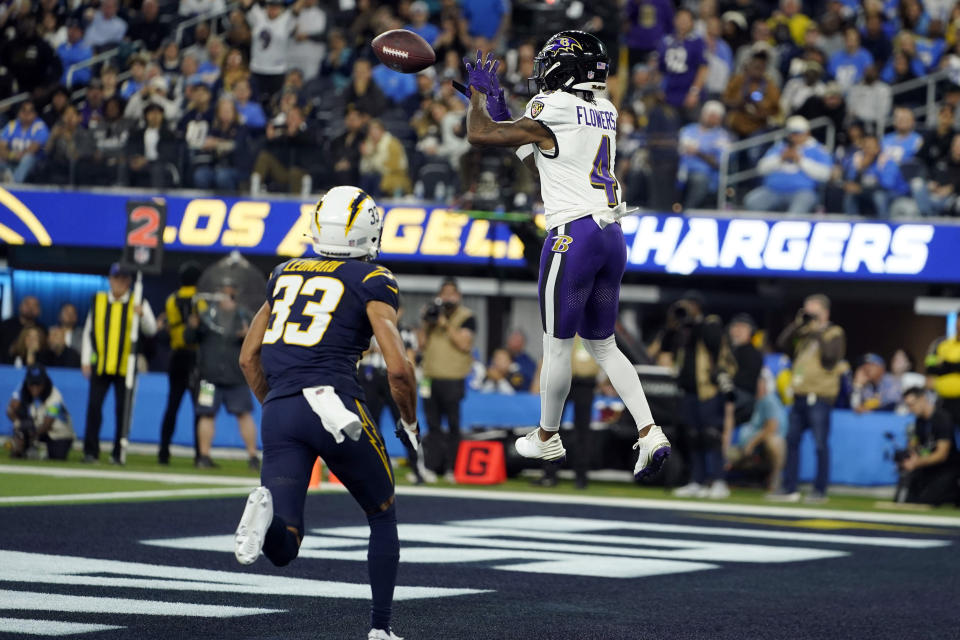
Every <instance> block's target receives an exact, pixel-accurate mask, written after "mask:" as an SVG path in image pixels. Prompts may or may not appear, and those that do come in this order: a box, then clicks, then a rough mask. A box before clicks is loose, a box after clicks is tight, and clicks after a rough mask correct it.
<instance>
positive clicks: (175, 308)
mask: <svg viewBox="0 0 960 640" xmlns="http://www.w3.org/2000/svg"><path fill="white" fill-rule="evenodd" d="M196 294H197V288H196V287H180V288H179V289H177V291H176V292H175V293H171V294H170V296H169V297H167V304H166V308H167V326H168V327H169V328H170V348H171V349H175V350H176V349H190V350H196V348H197V346H196V345H193V344H187V343H186V341H185V340H184V339H183V330H184V329H185V328H186V321H187V318H188V317H189V316H190V314H191V313H193V306H194V305H193V296H195V295H196Z"/></svg>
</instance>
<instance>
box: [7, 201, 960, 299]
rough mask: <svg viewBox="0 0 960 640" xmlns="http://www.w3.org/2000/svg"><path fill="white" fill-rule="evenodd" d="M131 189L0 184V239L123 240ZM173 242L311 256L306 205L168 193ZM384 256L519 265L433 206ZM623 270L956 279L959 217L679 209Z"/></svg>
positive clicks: (643, 225)
mask: <svg viewBox="0 0 960 640" xmlns="http://www.w3.org/2000/svg"><path fill="white" fill-rule="evenodd" d="M144 199H145V196H144V194H143V193H142V192H140V193H123V192H117V191H106V192H105V191H99V192H93V191H70V192H60V191H55V190H29V189H18V190H11V191H7V190H4V189H2V188H0V242H4V243H12V244H23V243H26V244H39V245H49V246H75V247H91V248H99V247H106V248H117V249H120V248H122V247H123V240H124V230H125V227H126V213H127V206H128V202H130V201H140V200H144ZM164 201H165V203H166V209H167V220H166V227H165V229H164V231H163V240H164V245H165V247H166V249H167V250H172V251H206V252H209V251H213V252H218V251H223V252H228V251H231V250H233V249H239V250H240V251H242V252H246V253H252V254H261V255H277V256H301V255H304V254H306V255H310V253H311V252H310V245H309V237H308V236H309V224H310V216H311V215H312V213H313V210H314V205H315V203H313V202H299V201H296V200H292V199H276V200H263V199H249V198H237V197H229V198H216V197H210V196H204V197H188V196H184V195H177V196H169V195H168V196H165V198H164ZM383 204H384V207H383V208H384V212H385V217H384V220H385V221H384V231H383V245H382V246H383V253H382V260H383V261H384V262H387V263H390V262H402V261H410V262H430V263H445V264H476V265H487V264H495V265H498V266H520V265H522V264H523V244H522V243H521V241H520V240H519V239H518V238H517V237H516V236H514V235H513V234H512V233H511V232H510V230H509V228H508V227H507V225H505V224H502V223H496V222H490V221H487V220H471V219H470V218H469V217H468V216H466V215H464V214H460V213H456V212H455V211H451V210H449V209H447V208H445V207H442V206H433V205H425V204H410V203H389V202H387V203H383ZM622 225H623V231H624V236H625V238H626V241H627V246H628V249H629V262H628V265H627V268H628V270H631V271H637V272H646V273H664V274H667V273H669V274H680V275H689V274H698V275H717V276H731V275H735V276H760V277H765V276H792V277H806V278H818V279H837V278H841V279H883V280H903V281H924V282H951V281H953V282H955V281H957V279H958V275H957V274H958V270H960V225H953V224H942V223H938V224H931V223H928V222H926V221H924V220H917V221H905V222H884V221H850V220H847V219H843V218H830V217H824V216H820V217H816V218H813V217H811V218H806V219H799V218H785V217H779V216H774V215H769V216H766V217H746V216H743V217H730V216H726V215H723V216H721V215H719V214H718V215H717V216H707V215H693V216H681V215H675V214H666V213H647V214H644V215H637V216H631V217H627V218H624V219H623V221H622Z"/></svg>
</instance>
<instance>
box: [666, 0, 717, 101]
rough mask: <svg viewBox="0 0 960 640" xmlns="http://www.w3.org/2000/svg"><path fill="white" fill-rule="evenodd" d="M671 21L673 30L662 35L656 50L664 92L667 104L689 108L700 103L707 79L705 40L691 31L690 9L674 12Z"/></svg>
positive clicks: (691, 17) (691, 18) (691, 15)
mask: <svg viewBox="0 0 960 640" xmlns="http://www.w3.org/2000/svg"><path fill="white" fill-rule="evenodd" d="M673 24H674V33H672V34H670V35H667V36H665V37H664V38H663V40H662V41H661V42H660V47H659V48H658V49H657V55H658V57H659V58H658V59H659V65H660V72H661V73H662V74H663V92H664V94H665V96H666V100H667V104H670V105H671V106H673V107H674V108H677V109H679V108H684V109H687V110H688V111H689V110H691V109H695V108H696V107H697V106H699V104H700V94H701V91H702V90H703V85H704V84H705V83H706V81H707V72H708V70H709V69H708V67H707V58H706V55H705V53H706V43H705V42H704V41H703V38H701V37H700V36H698V35H697V34H696V33H694V31H693V14H692V13H691V12H690V11H689V10H687V9H680V10H679V11H677V14H676V16H675V17H674V19H673Z"/></svg>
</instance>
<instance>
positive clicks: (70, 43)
mask: <svg viewBox="0 0 960 640" xmlns="http://www.w3.org/2000/svg"><path fill="white" fill-rule="evenodd" d="M57 56H59V58H60V61H61V62H62V63H63V78H61V80H60V81H61V82H62V83H63V84H64V85H66V86H67V87H71V86H86V85H87V84H88V83H89V82H90V77H91V76H90V67H86V68H83V69H79V70H77V71H75V72H74V73H73V75H72V76H71V77H70V78H67V71H68V70H69V69H70V67H71V66H72V65H75V64H78V63H80V62H85V61H87V60H89V59H90V58H92V57H93V51H92V50H91V49H90V47H89V46H87V44H86V43H85V42H84V41H83V23H82V22H80V21H79V20H77V19H71V20H68V21H67V41H66V42H64V43H63V44H62V45H60V46H59V47H57Z"/></svg>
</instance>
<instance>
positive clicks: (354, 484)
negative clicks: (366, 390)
mask: <svg viewBox="0 0 960 640" xmlns="http://www.w3.org/2000/svg"><path fill="white" fill-rule="evenodd" d="M340 398H341V400H343V403H344V406H346V407H347V409H349V410H350V411H352V412H354V413H356V414H357V415H358V416H359V417H360V419H361V422H362V423H363V432H362V434H361V436H360V438H359V440H357V441H356V442H354V441H353V440H351V439H350V438H345V439H344V441H343V442H341V443H340V444H337V443H336V441H335V440H334V439H333V436H332V435H330V434H329V433H328V432H327V431H326V430H325V429H324V428H323V424H322V423H321V421H320V418H319V417H318V416H317V415H316V414H315V413H314V412H313V411H312V410H311V409H310V405H309V404H307V401H306V399H305V398H304V397H303V395H301V394H297V395H293V396H286V397H283V398H274V399H272V400H269V401H268V402H267V403H266V404H265V405H263V420H262V437H263V466H262V468H261V471H260V479H261V482H262V483H263V486H265V487H267V488H268V489H270V492H271V493H272V494H273V513H274V516H273V523H272V524H271V525H270V529H269V530H268V531H267V536H266V540H265V541H264V545H263V553H264V555H266V556H267V558H269V559H270V561H271V562H273V564H275V565H277V566H284V565H286V564H288V563H289V562H290V561H291V560H293V559H294V558H296V557H297V553H298V552H299V550H300V542H301V541H302V539H303V535H304V524H303V507H304V501H305V500H306V496H307V486H308V485H309V483H310V473H311V471H312V470H313V465H314V463H315V462H316V460H317V456H319V457H321V458H323V461H324V462H325V463H326V465H327V466H328V467H329V468H330V471H331V472H332V473H334V474H335V475H336V476H337V478H338V479H339V480H340V481H341V482H342V483H343V485H344V486H345V487H346V488H347V490H348V491H349V492H350V494H351V495H352V496H353V497H354V499H355V500H356V501H357V503H358V504H359V505H360V507H361V508H362V509H363V510H364V512H365V513H366V514H367V521H368V523H369V524H370V543H369V546H368V549H367V563H368V567H369V571H370V587H371V590H372V592H373V608H372V614H371V628H374V629H389V628H390V609H391V603H392V601H393V589H394V585H395V584H396V577H397V564H398V563H399V561H400V542H399V539H398V537H397V517H396V511H395V509H394V506H393V500H394V492H393V470H392V469H391V467H390V458H389V457H388V456H387V450H386V446H385V445H384V443H383V438H382V437H381V436H380V432H379V431H378V429H377V426H376V424H374V422H373V420H371V419H370V412H369V410H368V409H367V408H366V406H364V405H363V404H362V403H360V402H358V401H357V400H356V399H354V398H351V397H349V396H345V395H341V396H340Z"/></svg>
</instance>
